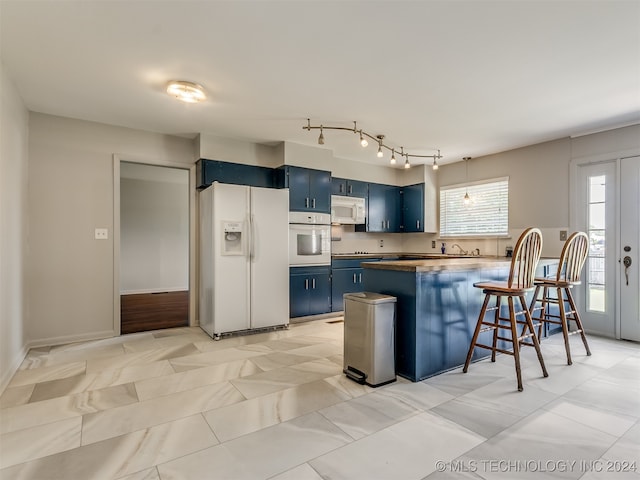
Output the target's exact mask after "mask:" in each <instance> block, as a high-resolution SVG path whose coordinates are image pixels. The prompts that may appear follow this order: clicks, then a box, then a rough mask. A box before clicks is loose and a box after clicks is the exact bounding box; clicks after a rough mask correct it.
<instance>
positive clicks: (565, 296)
mask: <svg viewBox="0 0 640 480" xmlns="http://www.w3.org/2000/svg"><path fill="white" fill-rule="evenodd" d="M588 254H589V237H588V236H587V234H586V233H584V232H574V233H572V234H571V235H570V236H569V238H568V239H567V241H566V242H565V244H564V247H563V248H562V253H561V254H560V261H559V262H558V268H557V271H556V274H555V275H554V276H552V277H545V278H535V279H534V284H535V287H536V290H535V293H534V294H533V299H532V300H531V305H530V306H529V311H530V312H531V316H532V318H533V320H534V321H535V322H536V323H537V326H538V337H540V336H541V335H542V326H543V325H544V324H545V323H547V324H554V325H560V326H561V327H562V335H563V337H564V347H565V350H566V352H567V365H571V364H572V363H573V362H572V360H571V347H570V346H569V336H570V335H575V334H580V336H581V338H582V343H583V344H584V348H585V350H586V352H587V356H589V355H591V350H590V349H589V343H588V342H587V337H586V336H585V334H584V328H583V326H582V321H581V320H580V315H579V314H578V309H577V307H576V304H575V301H574V299H573V295H572V294H571V289H572V288H573V287H574V286H575V285H580V283H581V282H580V275H581V273H582V267H583V266H584V263H585V261H586V259H587V255H588ZM540 292H542V296H540ZM553 292H555V296H553V295H551V294H552V293H553ZM550 305H557V307H558V313H557V314H556V313H553V312H552V310H551V309H550V308H549V307H550ZM536 312H539V315H538V316H536ZM571 321H572V322H574V323H575V329H574V330H572V331H569V322H571Z"/></svg>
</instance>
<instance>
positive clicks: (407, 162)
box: [404, 155, 411, 168]
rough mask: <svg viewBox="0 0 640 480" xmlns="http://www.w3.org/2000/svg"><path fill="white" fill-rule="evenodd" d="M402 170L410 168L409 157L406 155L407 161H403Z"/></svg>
mask: <svg viewBox="0 0 640 480" xmlns="http://www.w3.org/2000/svg"><path fill="white" fill-rule="evenodd" d="M404 168H411V164H410V163H409V155H407V159H406V160H405V161H404Z"/></svg>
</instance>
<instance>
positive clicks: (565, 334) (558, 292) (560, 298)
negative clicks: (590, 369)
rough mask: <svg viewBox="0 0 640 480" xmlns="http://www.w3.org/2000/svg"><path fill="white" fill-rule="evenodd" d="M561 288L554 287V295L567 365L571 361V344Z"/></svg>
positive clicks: (570, 363)
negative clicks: (556, 298)
mask: <svg viewBox="0 0 640 480" xmlns="http://www.w3.org/2000/svg"><path fill="white" fill-rule="evenodd" d="M563 290H564V289H563V288H556V295H557V296H558V308H559V309H560V322H561V323H562V325H561V326H562V336H563V337H564V349H565V350H566V352H567V365H572V364H573V362H572V361H571V346H570V345H569V326H568V324H567V323H568V322H567V314H566V312H565V308H564V307H565V306H564V302H565V300H564V294H563V293H562V292H563Z"/></svg>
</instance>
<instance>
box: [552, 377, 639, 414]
mask: <svg viewBox="0 0 640 480" xmlns="http://www.w3.org/2000/svg"><path fill="white" fill-rule="evenodd" d="M634 387H635V386H634V385H633V382H628V381H627V382H626V385H621V384H620V383H619V382H617V381H610V380H609V379H608V378H607V377H606V374H603V375H602V376H598V377H595V378H592V379H591V380H587V381H586V382H584V383H583V384H582V385H580V386H578V387H576V388H574V389H573V390H571V391H570V392H567V393H566V394H565V396H564V398H565V399H567V400H568V401H570V402H575V403H577V404H580V405H587V406H592V407H595V408H600V409H603V410H607V411H609V412H614V413H619V414H622V415H628V416H631V417H634V418H636V419H638V418H640V390H639V389H638V388H634Z"/></svg>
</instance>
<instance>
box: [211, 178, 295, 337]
mask: <svg viewBox="0 0 640 480" xmlns="http://www.w3.org/2000/svg"><path fill="white" fill-rule="evenodd" d="M199 316H200V327H201V328H202V329H203V330H204V331H205V332H207V333H208V334H209V335H210V336H211V337H213V338H219V337H220V335H221V334H223V333H228V332H237V331H241V330H250V329H260V328H265V327H272V326H278V325H288V324H289V190H288V189H272V188H259V187H247V186H243V185H229V184H222V183H214V184H213V185H211V186H210V187H208V188H206V189H205V190H202V191H201V192H200V315H199Z"/></svg>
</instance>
